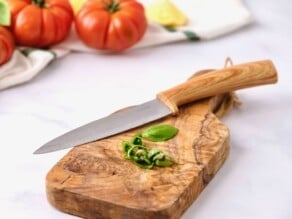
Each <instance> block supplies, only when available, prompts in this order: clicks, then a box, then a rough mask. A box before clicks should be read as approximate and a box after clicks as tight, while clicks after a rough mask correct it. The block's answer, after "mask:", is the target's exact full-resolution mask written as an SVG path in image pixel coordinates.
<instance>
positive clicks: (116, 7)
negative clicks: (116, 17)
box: [102, 0, 120, 13]
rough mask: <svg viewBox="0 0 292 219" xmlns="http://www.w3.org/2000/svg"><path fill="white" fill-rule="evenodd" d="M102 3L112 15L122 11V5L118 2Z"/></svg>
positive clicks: (112, 0) (114, 0)
mask: <svg viewBox="0 0 292 219" xmlns="http://www.w3.org/2000/svg"><path fill="white" fill-rule="evenodd" d="M102 2H103V4H104V5H105V7H106V8H107V10H108V11H109V12H110V13H115V12H116V11H118V10H119V9H120V3H119V2H118V1H116V0H111V1H110V2H109V3H107V2H106V1H105V0H102Z"/></svg>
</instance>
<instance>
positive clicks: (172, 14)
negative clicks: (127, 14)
mask: <svg viewBox="0 0 292 219" xmlns="http://www.w3.org/2000/svg"><path fill="white" fill-rule="evenodd" d="M145 12H146V17H147V19H148V20H149V21H153V22H156V23H159V24H161V25H163V26H168V27H176V26H183V25H185V24H186V23H187V20H188V18H187V16H186V15H185V14H184V13H183V12H182V11H181V10H180V9H179V8H178V7H177V6H176V5H175V4H174V3H173V2H172V1H171V0H156V1H155V2H154V3H152V4H149V5H148V6H147V7H146V10H145Z"/></svg>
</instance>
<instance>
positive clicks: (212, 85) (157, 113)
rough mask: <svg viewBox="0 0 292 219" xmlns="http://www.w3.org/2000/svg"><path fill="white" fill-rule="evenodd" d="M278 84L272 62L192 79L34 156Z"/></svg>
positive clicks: (60, 139) (78, 130)
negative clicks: (206, 102) (198, 104)
mask: <svg viewBox="0 0 292 219" xmlns="http://www.w3.org/2000/svg"><path fill="white" fill-rule="evenodd" d="M277 81H278V76H277V70H276V68H275V66H274V64H273V62H272V61H271V60H260V61H255V62H247V63H243V64H239V65H234V66H231V67H227V68H223V69H220V70H214V71H211V72H208V73H205V74H202V75H198V76H195V77H192V78H191V79H189V80H187V81H186V82H184V83H182V84H179V85H177V86H175V87H173V88H170V89H168V90H166V91H162V92H159V93H158V94H157V96H156V98H155V99H153V100H150V101H148V102H145V103H142V104H140V105H137V106H134V107H130V108H127V109H125V110H122V111H118V112H116V113H113V114H111V115H109V116H107V117H104V118H101V119H98V120H96V121H93V122H90V123H88V124H85V125H83V126H81V127H78V128H76V129H73V130H71V131H69V132H67V133H64V134H62V135H61V136H59V137H57V138H55V139H52V140H51V141H49V142H47V143H45V144H44V145H42V146H41V147H40V148H38V149H37V150H36V151H35V152H34V154H43V153H48V152H53V151H57V150H62V149H67V148H71V147H75V146H79V145H82V144H85V143H89V142H93V141H97V140H100V139H103V138H106V137H110V136H113V135H115V134H119V133H121V132H124V131H127V130H130V129H133V128H136V127H139V126H141V125H145V124H147V123H149V122H153V121H155V120H158V119H161V118H163V117H166V116H169V115H176V114H179V107H180V106H182V105H184V104H187V103H191V102H193V101H195V100H198V99H202V98H206V97H210V96H214V95H217V94H220V93H225V92H230V91H235V90H238V89H243V88H247V87H254V86H258V85H264V84H273V83H276V82H277Z"/></svg>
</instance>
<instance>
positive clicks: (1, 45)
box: [0, 26, 15, 65]
mask: <svg viewBox="0 0 292 219" xmlns="http://www.w3.org/2000/svg"><path fill="white" fill-rule="evenodd" d="M14 48H15V46H14V39H13V36H12V34H11V33H10V32H9V30H8V29H6V28H5V27H1V26H0V65H2V64H4V63H5V62H7V61H8V60H9V59H10V58H11V56H12V54H13V51H14Z"/></svg>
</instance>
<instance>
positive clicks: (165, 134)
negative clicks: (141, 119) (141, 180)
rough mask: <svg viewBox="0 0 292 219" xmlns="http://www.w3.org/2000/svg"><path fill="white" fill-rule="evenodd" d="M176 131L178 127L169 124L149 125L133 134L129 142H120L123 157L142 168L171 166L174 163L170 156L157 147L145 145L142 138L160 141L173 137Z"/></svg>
mask: <svg viewBox="0 0 292 219" xmlns="http://www.w3.org/2000/svg"><path fill="white" fill-rule="evenodd" d="M177 133H178V129H177V128H175V127H173V126H171V125H165V124H159V125H154V126H151V127H149V128H147V129H145V130H143V131H142V132H141V133H137V134H136V135H135V136H133V138H132V139H131V141H130V142H129V141H123V142H122V147H123V151H124V157H125V158H126V159H129V160H131V161H132V162H134V163H135V164H136V165H137V166H139V167H141V168H144V169H151V168H152V167H154V166H159V167H168V166H171V165H173V164H174V163H175V161H174V159H173V158H172V157H170V156H169V155H167V154H166V153H164V152H163V151H161V150H159V149H157V148H149V147H147V146H146V145H145V143H144V142H143V139H147V140H149V141H152V142H162V141H167V140H169V139H171V138H173V137H174V136H176V134H177Z"/></svg>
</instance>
